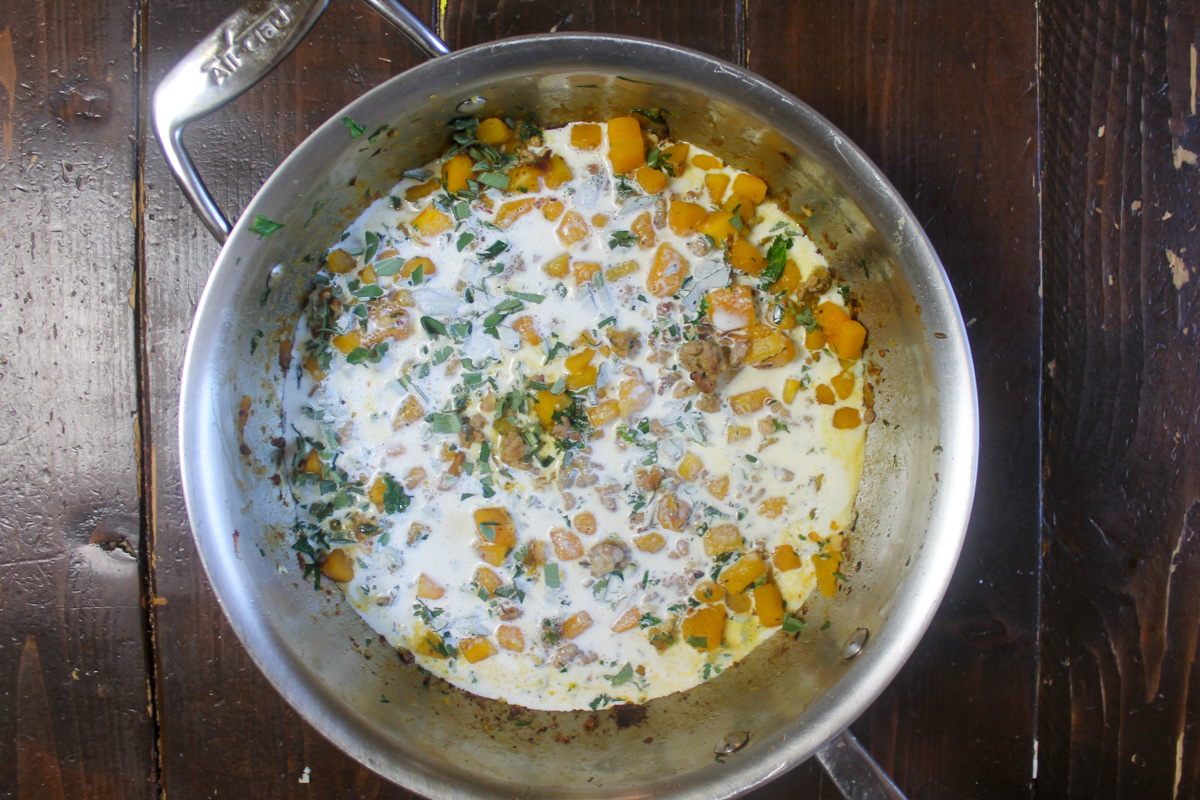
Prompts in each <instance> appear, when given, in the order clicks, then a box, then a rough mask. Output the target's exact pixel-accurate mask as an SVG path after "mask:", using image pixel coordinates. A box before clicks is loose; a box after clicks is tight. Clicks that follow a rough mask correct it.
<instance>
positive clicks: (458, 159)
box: [442, 153, 475, 194]
mask: <svg viewBox="0 0 1200 800" xmlns="http://www.w3.org/2000/svg"><path fill="white" fill-rule="evenodd" d="M474 164H475V162H474V161H473V160H471V157H470V156H469V155H467V154H466V153H459V154H458V155H455V156H453V157H451V158H450V160H449V161H447V162H446V163H444V164H442V181H443V182H444V183H445V184H446V191H447V192H450V193H451V194H455V193H457V192H461V191H462V190H463V189H466V188H467V181H468V180H469V179H470V178H472V177H474V174H475V173H473V172H472V171H471V167H472V166H474Z"/></svg>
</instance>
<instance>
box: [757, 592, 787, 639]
mask: <svg viewBox="0 0 1200 800" xmlns="http://www.w3.org/2000/svg"><path fill="white" fill-rule="evenodd" d="M754 613H755V614H757V615H758V624H759V625H762V626H763V627H764V628H774V627H775V626H776V625H782V624H783V593H782V592H780V591H779V587H778V586H776V585H775V584H773V583H764V584H763V585H762V586H758V587H755V589H754Z"/></svg>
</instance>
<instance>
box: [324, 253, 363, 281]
mask: <svg viewBox="0 0 1200 800" xmlns="http://www.w3.org/2000/svg"><path fill="white" fill-rule="evenodd" d="M325 261H326V263H328V264H329V271H330V272H336V273H337V274H338V275H345V274H346V273H347V272H350V271H351V270H352V269H354V268H355V267H357V266H358V261H356V260H355V258H354V256H352V255H350V254H349V253H347V252H346V251H345V250H330V251H329V255H327V256H326V257H325Z"/></svg>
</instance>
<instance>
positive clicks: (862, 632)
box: [842, 628, 871, 661]
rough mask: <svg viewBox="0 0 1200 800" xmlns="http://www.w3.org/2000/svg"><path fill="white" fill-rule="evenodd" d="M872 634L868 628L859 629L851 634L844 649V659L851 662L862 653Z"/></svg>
mask: <svg viewBox="0 0 1200 800" xmlns="http://www.w3.org/2000/svg"><path fill="white" fill-rule="evenodd" d="M870 635H871V632H870V631H869V630H867V629H866V628H859V629H858V630H856V631H854V633H852V634H850V638H849V639H847V640H846V646H845V647H843V648H842V658H844V659H846V660H847V661H849V660H850V659H852V658H854V657H855V656H857V655H858V654H859V653H861V652H862V649H863V645H865V644H866V643H867V637H868V636H870Z"/></svg>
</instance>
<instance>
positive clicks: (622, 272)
mask: <svg viewBox="0 0 1200 800" xmlns="http://www.w3.org/2000/svg"><path fill="white" fill-rule="evenodd" d="M637 269H638V263H637V262H636V261H622V262H621V263H620V264H617V265H616V266H615V267H609V268H608V269H606V270H605V271H604V280H606V281H608V282H609V283H612V282H613V281H619V280H621V278H628V277H629V276H630V275H632V274H633V273H635V272H637Z"/></svg>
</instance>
